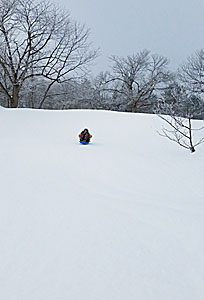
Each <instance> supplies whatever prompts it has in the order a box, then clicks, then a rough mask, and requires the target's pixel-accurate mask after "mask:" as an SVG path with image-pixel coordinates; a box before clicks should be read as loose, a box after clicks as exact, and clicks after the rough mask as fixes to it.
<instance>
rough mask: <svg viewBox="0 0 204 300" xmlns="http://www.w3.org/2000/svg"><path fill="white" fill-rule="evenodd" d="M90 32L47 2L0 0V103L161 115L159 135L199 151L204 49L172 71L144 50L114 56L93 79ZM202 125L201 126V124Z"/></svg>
mask: <svg viewBox="0 0 204 300" xmlns="http://www.w3.org/2000/svg"><path fill="white" fill-rule="evenodd" d="M89 39H90V31H89V29H87V28H86V27H85V26H83V25H80V24H79V23H78V22H76V21H74V20H72V18H71V17H70V15H69V13H68V12H66V11H62V10H61V9H60V8H59V7H58V6H56V5H54V4H53V3H51V2H49V0H48V1H47V0H45V1H44V0H43V1H38V0H0V105H3V106H5V107H10V108H16V107H31V108H47V109H69V108H75V109H77V108H89V109H109V110H117V111H126V112H146V113H156V114H157V115H158V116H159V117H160V118H162V119H163V120H164V121H165V123H166V125H168V126H167V127H164V128H163V130H162V132H161V133H160V134H161V135H162V136H165V137H167V138H169V139H170V140H172V141H174V142H176V143H178V144H179V145H180V146H182V147H184V148H187V149H190V151H191V152H195V147H196V146H197V145H199V144H201V143H202V142H204V140H203V139H200V140H197V141H196V142H194V139H193V130H194V129H193V124H192V120H194V119H204V99H203V96H204V50H202V49H201V50H199V51H197V52H196V53H194V54H193V55H192V56H190V57H189V58H187V59H186V62H185V63H184V64H183V65H181V66H180V67H179V69H178V71H177V72H174V73H173V72H171V71H170V70H169V67H168V59H167V58H165V57H163V56H161V55H158V54H152V53H151V52H150V51H147V50H143V51H141V52H138V53H135V54H133V55H128V56H127V57H119V56H111V57H110V62H111V65H112V67H111V69H110V71H107V72H103V73H100V74H99V75H98V76H96V77H95V78H93V77H91V76H88V75H87V74H88V73H87V72H88V69H89V65H90V63H91V62H92V61H93V60H94V59H95V58H96V57H97V55H98V50H96V49H94V48H93V47H92V45H91V43H90V41H89ZM196 130H198V128H197V129H196Z"/></svg>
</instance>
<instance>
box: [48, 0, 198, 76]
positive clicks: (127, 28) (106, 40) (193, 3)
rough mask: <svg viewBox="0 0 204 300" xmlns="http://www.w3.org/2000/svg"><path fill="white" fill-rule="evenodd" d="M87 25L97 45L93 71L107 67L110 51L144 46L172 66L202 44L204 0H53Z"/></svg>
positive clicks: (123, 53) (131, 50)
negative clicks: (161, 56) (98, 54)
mask: <svg viewBox="0 0 204 300" xmlns="http://www.w3.org/2000/svg"><path fill="white" fill-rule="evenodd" d="M53 2H55V3H58V4H59V5H60V6H62V7H64V8H66V9H67V10H68V11H69V12H70V14H71V16H72V18H74V19H75V20H77V21H79V22H80V23H82V24H86V26H87V27H89V28H90V29H91V40H92V41H93V44H94V45H95V47H99V48H100V52H101V55H100V57H99V58H98V59H97V60H96V62H95V64H96V65H95V67H94V68H93V71H94V72H100V71H105V70H107V68H108V66H109V65H110V63H109V61H108V57H109V56H110V55H119V56H126V55H128V54H133V53H137V52H138V51H140V50H143V49H148V50H150V51H151V52H152V53H157V54H161V55H163V56H166V57H168V58H169V60H170V63H171V64H170V66H171V68H172V69H174V68H176V67H177V66H178V65H179V64H180V63H181V62H182V61H184V60H185V58H186V57H187V56H189V55H191V54H192V53H194V52H195V51H196V50H198V49H201V48H204V0H154V1H153V0H100V1H99V0H53Z"/></svg>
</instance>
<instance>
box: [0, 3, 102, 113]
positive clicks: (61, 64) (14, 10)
mask: <svg viewBox="0 0 204 300" xmlns="http://www.w3.org/2000/svg"><path fill="white" fill-rule="evenodd" d="M88 39H89V30H88V29H86V28H85V27H84V26H81V25H79V24H78V23H77V22H75V21H73V20H72V19H71V18H70V16H69V14H68V13H66V12H62V11H61V10H60V9H59V8H58V7H56V6H54V5H53V4H52V3H50V2H49V1H41V2H39V1H37V0H0V40H1V44H0V72H1V76H0V89H1V91H3V93H4V94H5V96H6V97H7V99H8V101H9V106H10V107H17V106H18V103H19V97H20V96H19V95H20V91H21V88H22V86H23V84H25V82H26V80H28V79H29V78H32V77H44V78H46V80H47V88H46V90H45V93H44V96H43V98H42V99H41V101H40V104H39V107H42V105H43V104H44V101H45V99H46V97H47V95H48V92H49V90H50V88H51V86H52V85H53V84H54V83H55V82H63V81H65V80H68V79H70V78H73V77H77V76H79V74H80V72H81V71H85V70H86V67H87V65H88V63H90V62H91V61H92V60H93V59H94V58H95V57H96V55H97V51H95V50H90V43H89V41H88ZM2 77H6V82H7V83H9V88H8V85H6V84H5V80H2Z"/></svg>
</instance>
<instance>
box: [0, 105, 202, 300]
mask: <svg viewBox="0 0 204 300" xmlns="http://www.w3.org/2000/svg"><path fill="white" fill-rule="evenodd" d="M197 122H200V121H197ZM162 124H163V123H162V121H161V120H160V119H159V118H157V117H156V116H151V115H145V114H128V113H118V112H105V111H89V110H88V111H83V110H78V111H77V110H71V111H38V110H35V111H32V110H26V109H25V110H23V109H18V110H17V109H16V110H15V109H14V110H9V109H1V110H0V128H1V129H0V130H1V137H0V166H1V172H0V195H1V196H0V299H2V300H124V299H126V300H203V299H204V285H203V283H204V183H203V175H204V163H203V161H204V146H203V145H201V146H200V147H198V148H197V151H196V152H195V153H194V154H191V153H190V152H189V151H187V150H185V149H183V148H181V147H179V146H178V145H176V144H174V143H172V142H170V141H169V140H167V139H165V138H162V137H160V136H159V135H158V133H157V130H159V129H160V128H161V126H162ZM84 127H87V128H89V129H90V132H91V133H92V134H93V139H92V143H91V144H90V145H89V146H84V145H80V144H79V142H78V133H79V132H80V131H81V130H82V129H83V128H84Z"/></svg>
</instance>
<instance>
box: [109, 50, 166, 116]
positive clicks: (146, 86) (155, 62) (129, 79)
mask: <svg viewBox="0 0 204 300" xmlns="http://www.w3.org/2000/svg"><path fill="white" fill-rule="evenodd" d="M111 61H112V63H113V67H112V73H110V74H106V81H105V82H106V84H109V85H110V83H111V84H112V86H111V87H108V88H109V89H112V90H114V91H115V92H117V93H118V94H122V95H123V97H125V98H126V100H127V101H128V103H129V107H130V111H132V112H136V111H137V110H138V109H139V108H141V107H145V106H148V105H149V101H150V99H151V98H152V97H153V96H154V93H155V92H156V91H158V90H159V89H162V88H163V87H164V85H165V84H166V83H167V82H168V81H169V80H170V78H171V76H170V73H169V72H168V71H167V65H168V61H167V59H166V58H164V57H162V56H159V55H152V54H150V52H149V51H147V50H144V51H142V52H139V53H137V54H133V55H131V56H127V57H125V58H124V57H117V56H112V57H111Z"/></svg>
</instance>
